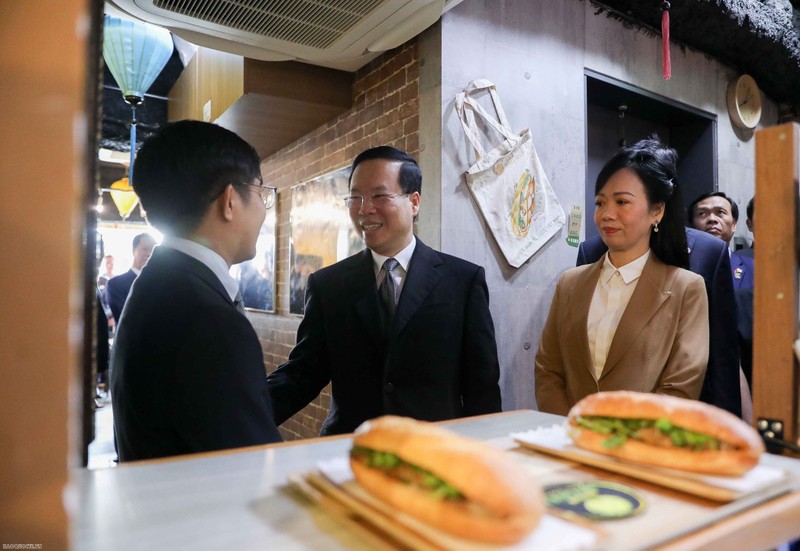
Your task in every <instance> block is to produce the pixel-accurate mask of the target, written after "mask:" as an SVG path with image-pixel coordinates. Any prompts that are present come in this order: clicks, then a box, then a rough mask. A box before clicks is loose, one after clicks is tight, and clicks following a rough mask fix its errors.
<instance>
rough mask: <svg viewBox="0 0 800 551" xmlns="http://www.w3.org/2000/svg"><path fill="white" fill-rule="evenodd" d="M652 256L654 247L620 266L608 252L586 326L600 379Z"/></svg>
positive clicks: (595, 376)
mask: <svg viewBox="0 0 800 551" xmlns="http://www.w3.org/2000/svg"><path fill="white" fill-rule="evenodd" d="M649 257H650V249H648V250H647V252H646V253H644V254H643V255H642V256H640V257H639V258H637V259H636V260H634V261H633V262H630V263H628V264H625V265H624V266H620V267H619V268H617V267H616V266H614V265H613V264H612V263H611V261H610V260H609V258H608V253H606V254H605V257H604V260H603V267H602V269H601V270H600V278H599V279H598V280H597V286H596V287H595V288H594V295H592V304H591V306H589V320H588V322H587V326H586V329H587V332H588V335H589V352H590V353H591V356H592V368H593V374H594V378H595V380H599V379H600V376H601V375H602V374H603V368H604V367H605V364H606V358H607V357H608V349H609V348H610V347H611V341H612V340H614V333H616V332H617V326H619V320H620V319H621V318H622V314H623V313H624V312H625V308H627V306H628V302H629V301H630V300H631V296H632V295H633V291H634V290H635V289H636V284H637V283H638V282H639V277H640V276H641V275H642V270H643V269H644V265H645V264H646V263H647V259H648V258H649Z"/></svg>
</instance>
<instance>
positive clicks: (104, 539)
mask: <svg viewBox="0 0 800 551" xmlns="http://www.w3.org/2000/svg"><path fill="white" fill-rule="evenodd" d="M561 420H562V418H560V417H557V416H554V415H549V414H545V413H540V412H536V411H515V412H507V413H502V414H497V415H488V416H482V417H474V418H470V419H464V420H459V421H455V422H451V423H446V424H445V425H446V426H448V427H450V428H451V429H453V430H455V431H456V432H459V433H461V434H464V435H468V436H472V437H476V438H481V439H495V438H503V437H507V436H508V435H509V433H511V432H516V431H522V430H528V429H533V428H536V427H538V426H549V425H552V424H553V423H558V422H560V421H561ZM349 448H350V438H349V437H347V436H341V437H331V438H319V439H311V440H304V441H298V442H291V443H284V444H278V445H270V446H260V447H254V448H247V449H244V450H233V451H225V452H218V453H210V454H202V455H198V456H186V457H181V458H171V459H166V460H156V461H144V462H138V463H130V464H126V465H122V466H120V467H117V468H109V469H100V470H94V471H88V470H83V471H80V472H77V473H75V476H74V477H73V482H72V485H71V488H70V490H69V491H68V493H67V496H66V501H67V505H68V509H69V510H70V511H71V517H72V527H73V530H72V548H73V549H75V550H76V551H93V550H97V551H106V550H109V549H113V550H115V551H128V550H131V551H132V550H140V549H170V550H173V551H174V550H181V549H186V550H193V551H194V550H198V551H199V550H205V549H208V550H218V549H226V550H247V549H253V550H256V549H258V550H264V549H280V550H315V551H316V550H328V549H331V550H334V549H358V550H360V549H364V550H366V549H368V548H369V547H368V546H367V545H366V544H365V542H364V541H363V540H362V539H361V538H359V537H358V535H357V534H354V533H353V532H351V531H348V530H347V529H345V528H344V527H343V526H342V525H341V524H338V523H337V521H336V520H335V519H334V518H333V517H332V516H330V515H328V514H326V513H325V512H324V511H322V510H321V509H319V508H318V507H316V506H314V505H312V504H310V503H307V502H305V501H304V500H303V499H302V498H299V497H298V496H297V494H296V493H294V492H293V491H291V490H290V489H289V488H288V487H287V476H289V475H291V474H293V473H297V472H301V471H307V470H309V469H312V468H314V467H315V466H316V464H317V462H318V461H320V460H323V459H329V458H332V457H336V456H344V455H346V454H347V452H348V450H349ZM765 460H766V461H767V462H768V463H769V464H770V465H775V466H778V467H780V468H783V469H786V470H787V471H790V472H792V473H793V474H794V475H795V476H796V477H798V480H800V461H797V460H793V459H788V458H784V457H777V456H767V457H766V458H765ZM632 485H633V484H632ZM671 495H674V493H673V494H671ZM729 507H730V506H729ZM645 514H647V513H645ZM604 527H605V525H604ZM798 537H800V489H797V488H796V489H795V490H794V491H793V492H792V493H789V494H785V495H783V496H780V497H778V498H775V499H772V500H770V501H767V502H765V503H763V504H760V505H758V506H755V507H753V508H749V509H747V510H745V511H742V512H738V513H736V514H734V515H733V516H730V517H728V518H725V519H724V520H722V521H720V522H717V523H715V524H713V525H711V526H710V527H707V528H705V529H703V530H700V531H697V532H695V533H693V534H690V535H688V536H685V537H683V538H682V539H679V540H673V541H672V542H670V545H669V546H668V547H667V548H668V549H671V550H672V549H674V550H678V549H697V548H699V547H706V546H709V547H714V548H718V549H766V548H769V547H775V546H776V545H779V544H781V543H784V542H786V541H788V540H790V539H792V538H798Z"/></svg>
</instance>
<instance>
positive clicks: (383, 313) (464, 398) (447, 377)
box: [267, 146, 501, 435]
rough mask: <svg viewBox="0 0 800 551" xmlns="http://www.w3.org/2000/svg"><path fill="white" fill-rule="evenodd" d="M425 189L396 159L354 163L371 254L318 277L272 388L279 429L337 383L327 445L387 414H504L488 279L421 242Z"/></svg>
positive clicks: (361, 229) (356, 214)
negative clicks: (417, 231) (418, 228)
mask: <svg viewBox="0 0 800 551" xmlns="http://www.w3.org/2000/svg"><path fill="white" fill-rule="evenodd" d="M421 187H422V172H421V171H420V169H419V166H418V165H417V162H416V161H415V160H414V159H413V158H412V157H410V156H409V155H408V154H406V153H404V152H403V151H400V150H398V149H395V148H393V147H388V146H381V147H375V148H372V149H368V150H366V151H364V152H362V153H361V154H359V155H358V156H357V157H356V158H355V160H354V161H353V167H352V172H351V177H350V195H349V196H348V197H346V198H345V203H346V205H347V207H348V209H349V211H350V219H351V220H352V222H353V226H354V228H355V229H356V231H357V232H358V234H359V235H361V237H362V238H363V240H364V242H365V243H366V245H367V248H366V249H365V250H364V251H362V252H360V253H358V254H356V255H354V256H351V257H350V258H346V259H345V260H342V261H340V262H337V263H336V264H333V265H332V266H328V267H326V268H322V269H320V270H318V271H316V272H314V273H313V274H311V275H310V276H309V278H308V282H307V287H306V292H305V315H304V317H303V321H302V322H301V323H300V326H299V328H298V329H297V345H296V346H295V347H294V349H293V350H292V352H291V354H290V355H289V359H288V361H286V362H285V363H284V364H282V365H281V366H279V367H278V369H277V370H276V371H274V372H273V373H271V374H270V375H269V378H268V380H267V383H268V386H269V391H270V395H271V397H272V402H273V404H274V407H275V419H276V421H277V422H278V423H282V422H284V421H285V420H286V419H288V418H289V417H290V416H292V415H294V414H295V413H296V412H297V411H299V410H300V409H302V408H304V407H305V406H306V405H307V404H308V403H309V402H311V401H312V400H313V399H314V398H316V396H317V395H318V394H319V393H320V391H321V390H322V389H323V388H324V387H325V386H326V385H327V384H328V383H331V385H332V386H331V392H332V400H331V406H330V411H329V413H328V417H327V419H326V420H325V422H324V424H323V426H322V431H321V433H322V434H323V435H327V434H339V433H347V432H352V431H353V430H354V429H355V428H356V427H358V426H359V425H360V424H361V423H362V422H364V421H366V420H367V419H371V418H373V417H378V416H380V415H384V414H394V415H403V416H408V417H413V418H415V419H421V420H426V421H440V420H444V419H453V418H456V417H465V416H468V415H477V414H482V413H491V412H497V411H500V409H501V400H500V387H499V385H498V380H499V376H500V368H499V363H498V359H497V345H496V343H495V336H494V325H493V323H492V316H491V313H490V312H489V291H488V289H487V286H486V279H485V274H484V270H483V268H482V267H480V266H476V265H475V264H472V263H470V262H467V261H465V260H461V259H460V258H456V257H454V256H450V255H447V254H444V253H441V252H437V251H435V250H433V249H431V248H430V247H428V246H427V245H425V244H424V243H423V242H422V241H421V240H419V239H417V238H416V237H415V236H414V233H413V226H414V219H415V218H416V216H417V213H418V212H419V208H420V190H421Z"/></svg>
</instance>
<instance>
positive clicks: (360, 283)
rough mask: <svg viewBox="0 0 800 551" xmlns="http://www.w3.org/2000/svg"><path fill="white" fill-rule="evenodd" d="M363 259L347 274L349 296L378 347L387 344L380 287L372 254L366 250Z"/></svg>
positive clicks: (362, 255)
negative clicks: (376, 279) (379, 293)
mask: <svg viewBox="0 0 800 551" xmlns="http://www.w3.org/2000/svg"><path fill="white" fill-rule="evenodd" d="M359 255H360V256H361V258H360V259H359V260H358V261H357V262H354V263H353V265H352V267H351V269H350V271H349V273H347V274H345V278H346V280H347V284H348V296H349V297H351V298H352V300H353V304H354V306H355V309H356V314H357V315H358V318H359V319H360V320H361V322H362V323H363V324H364V329H365V330H366V331H367V334H368V335H369V336H370V338H371V339H372V340H373V341H374V342H375V344H377V345H378V346H383V344H384V342H385V339H386V337H385V335H386V328H385V322H384V318H383V315H382V314H381V306H380V303H379V302H378V300H379V299H378V286H377V283H376V282H375V268H374V265H373V261H372V253H371V252H370V250H369V249H364V250H363V251H362V252H360V253H359Z"/></svg>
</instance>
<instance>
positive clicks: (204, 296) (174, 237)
mask: <svg viewBox="0 0 800 551" xmlns="http://www.w3.org/2000/svg"><path fill="white" fill-rule="evenodd" d="M134 168H135V174H136V182H135V184H134V185H135V188H136V192H137V193H138V194H139V197H140V198H141V201H142V205H143V206H144V208H145V209H147V217H148V220H149V221H150V222H152V223H153V225H155V226H156V227H157V228H158V229H159V230H161V232H162V233H164V235H165V238H164V241H163V243H162V244H161V245H160V246H158V247H156V249H155V251H154V252H153V254H152V256H151V257H150V260H149V261H148V263H147V265H146V266H145V267H144V268H143V269H142V273H141V275H140V276H139V277H138V278H137V280H136V283H135V284H134V285H133V289H132V291H131V295H130V297H128V301H127V303H126V305H125V315H124V316H122V320H121V321H120V324H119V327H118V329H117V336H116V338H115V342H114V350H113V352H112V370H111V397H112V403H113V409H114V430H115V434H116V438H117V444H118V449H119V457H120V461H133V460H138V459H150V458H154V457H164V456H171V455H181V454H188V453H195V452H203V451H211V450H221V449H226V448H235V447H241V446H253V445H257V444H265V443H268V442H274V441H278V440H280V435H279V433H278V429H277V427H276V425H275V423H274V421H273V417H272V405H271V403H270V400H269V394H268V392H267V378H266V371H265V368H264V360H263V357H262V353H261V345H260V343H259V341H258V337H257V336H256V333H255V331H254V330H253V327H252V326H251V325H250V322H249V321H248V320H247V317H246V316H245V314H244V307H243V306H242V305H241V295H239V294H238V293H239V285H238V283H237V282H236V280H235V279H233V278H232V277H231V276H230V275H229V273H228V271H229V269H230V267H231V265H232V264H237V263H239V262H243V261H245V260H249V259H251V258H253V256H254V255H255V252H256V249H255V246H256V239H257V238H258V234H259V230H260V229H261V224H262V223H263V221H264V217H265V215H266V210H267V209H268V208H270V207H271V206H272V205H273V204H274V203H275V188H271V187H269V186H265V185H264V184H263V182H262V181H261V172H260V161H259V158H258V154H257V153H256V151H255V150H254V149H253V148H252V147H251V146H250V145H249V144H248V143H247V142H245V141H244V140H242V139H241V138H240V137H239V136H237V135H236V134H234V133H233V132H231V131H229V130H225V129H224V128H222V127H219V126H216V125H214V124H209V123H204V122H199V121H180V122H177V123H173V124H169V125H166V126H164V127H163V128H162V129H161V130H160V131H159V132H158V133H157V134H156V135H155V136H154V137H153V138H151V139H150V140H149V141H148V142H147V143H145V145H144V146H143V147H142V149H141V150H140V151H139V154H138V156H137V158H136V163H135V167H134Z"/></svg>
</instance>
